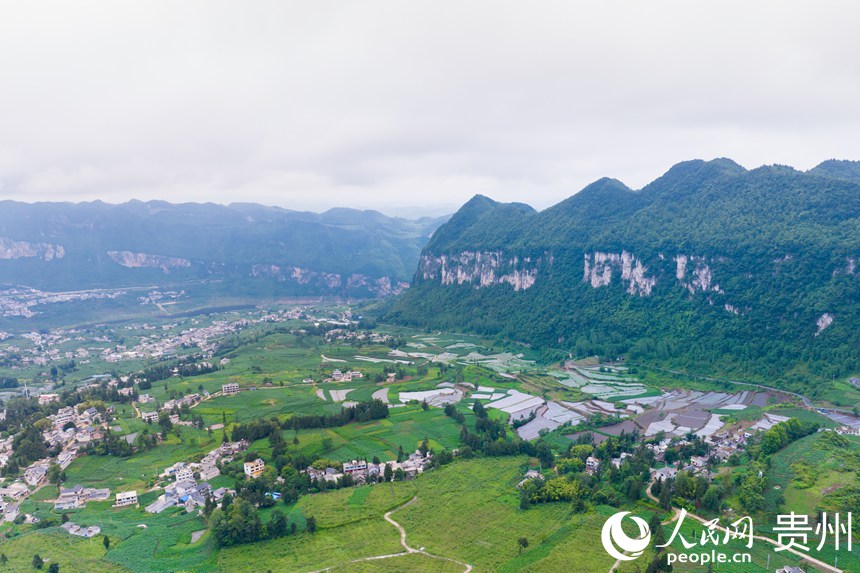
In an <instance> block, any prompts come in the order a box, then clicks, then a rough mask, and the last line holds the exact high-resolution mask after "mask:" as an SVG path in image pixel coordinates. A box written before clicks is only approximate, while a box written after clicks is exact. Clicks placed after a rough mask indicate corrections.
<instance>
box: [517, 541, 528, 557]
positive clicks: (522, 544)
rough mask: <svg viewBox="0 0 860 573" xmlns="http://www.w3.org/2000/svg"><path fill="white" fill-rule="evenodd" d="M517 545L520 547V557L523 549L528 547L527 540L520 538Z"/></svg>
mask: <svg viewBox="0 0 860 573" xmlns="http://www.w3.org/2000/svg"><path fill="white" fill-rule="evenodd" d="M517 544H518V545H519V546H520V555H522V554H523V549H525V548H527V547H528V546H529V540H528V539H526V538H525V537H520V538H519V539H517Z"/></svg>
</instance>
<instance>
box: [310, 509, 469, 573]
mask: <svg viewBox="0 0 860 573" xmlns="http://www.w3.org/2000/svg"><path fill="white" fill-rule="evenodd" d="M417 499H418V496H417V495H416V496H415V497H413V498H412V499H410V500H409V501H407V502H406V503H404V504H403V505H401V506H398V507H395V508H394V509H392V510H391V511H389V512H388V513H386V514H385V515H384V516H383V518H384V519H385V521H387V522H388V523H390V524H391V525H393V526H394V527H396V528H397V530H398V531H399V532H400V545H402V546H403V549H405V551H401V552H400V553H387V554H385V555H374V556H372V557H362V558H361V559H354V560H352V561H350V562H349V563H350V564H351V563H362V562H365V561H377V560H379V559H390V558H392V557H403V556H406V555H410V554H412V553H420V554H421V555H424V556H425V557H429V558H431V559H440V560H442V561H448V562H450V563H456V564H457V565H460V566H462V567H463V568H464V569H463V573H471V571H472V566H471V565H469V564H468V563H463V562H462V561H457V560H456V559H451V558H450V557H441V556H439V555H433V554H432V553H428V552H427V551H424V548H423V547H422V548H421V549H416V548H414V547H410V546H409V544H408V543H406V530H405V529H404V528H403V526H402V525H400V524H399V523H397V522H396V521H394V520H393V519H391V514H392V513H394V512H395V511H399V510H401V509H403V508H404V507H407V506H408V505H410V504H412V503H414V502H415V501H416V500H417ZM331 569H332V568H331V567H326V568H325V569H320V570H319V571H312V572H311V573H323V572H324V571H331Z"/></svg>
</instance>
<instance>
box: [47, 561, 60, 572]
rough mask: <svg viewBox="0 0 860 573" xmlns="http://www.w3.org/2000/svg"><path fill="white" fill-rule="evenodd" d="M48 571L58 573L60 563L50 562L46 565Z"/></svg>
mask: <svg viewBox="0 0 860 573" xmlns="http://www.w3.org/2000/svg"><path fill="white" fill-rule="evenodd" d="M48 573H60V564H59V563H51V564H50V565H49V566H48Z"/></svg>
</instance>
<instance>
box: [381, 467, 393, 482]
mask: <svg viewBox="0 0 860 573" xmlns="http://www.w3.org/2000/svg"><path fill="white" fill-rule="evenodd" d="M382 477H383V478H385V481H391V478H392V477H394V472H393V471H392V469H391V464H385V469H384V470H383V471H382Z"/></svg>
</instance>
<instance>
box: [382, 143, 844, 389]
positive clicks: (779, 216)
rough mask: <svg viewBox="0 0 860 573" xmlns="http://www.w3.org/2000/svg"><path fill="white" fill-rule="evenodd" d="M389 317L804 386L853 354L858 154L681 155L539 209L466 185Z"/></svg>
mask: <svg viewBox="0 0 860 573" xmlns="http://www.w3.org/2000/svg"><path fill="white" fill-rule="evenodd" d="M389 319H391V320H395V321H399V322H402V323H406V324H411V325H418V326H424V327H432V328H466V329H471V330H475V331H478V332H481V333H485V334H492V335H496V334H498V335H504V336H506V337H510V338H512V339H514V340H519V341H523V342H527V343H534V344H537V345H540V346H541V347H543V348H547V349H549V348H553V349H558V350H561V351H565V352H570V353H572V354H573V355H575V356H583V355H591V354H600V355H604V356H613V357H614V356H619V355H625V356H627V357H628V358H629V359H632V360H638V361H651V362H660V363H662V364H665V365H671V366H677V367H681V368H686V369H690V370H697V371H701V372H718V371H719V372H723V373H724V374H730V375H736V376H744V377H747V378H756V379H759V380H761V381H764V382H768V381H770V382H779V383H783V384H787V385H789V386H793V387H797V388H804V389H805V390H807V391H810V390H814V388H815V384H814V382H815V381H817V380H820V379H828V380H829V379H830V378H831V377H832V376H839V375H843V374H847V373H849V372H856V371H857V370H858V369H860V352H858V349H860V163H857V162H835V161H828V162H825V163H823V164H821V165H820V166H818V167H816V168H815V169H812V170H810V171H809V172H800V171H796V170H794V169H792V168H790V167H784V166H769V167H761V168H758V169H754V170H749V171H748V170H746V169H744V168H742V167H741V166H739V165H737V164H736V163H734V162H732V161H731V160H728V159H716V160H713V161H708V162H705V161H688V162H684V163H680V164H678V165H675V166H674V167H672V168H671V169H670V170H669V171H668V172H667V173H666V174H665V175H663V176H662V177H660V178H659V179H657V180H655V181H653V182H652V183H650V184H649V185H647V186H645V187H644V188H642V189H641V190H638V191H634V190H631V189H629V188H627V187H626V186H625V185H624V184H622V183H620V182H619V181H616V180H613V179H601V180H600V181H597V182H595V183H593V184H592V185H589V186H588V187H586V188H585V189H583V190H582V191H580V192H579V193H577V194H575V195H573V196H572V197H570V198H569V199H567V200H565V201H562V202H561V203H559V204H557V205H555V206H553V207H551V208H549V209H546V210H544V211H542V212H536V211H534V210H532V209H530V208H528V207H526V206H523V205H519V204H515V205H505V204H500V203H496V202H494V201H492V200H490V199H488V198H486V197H480V196H479V197H475V198H473V199H472V200H471V201H469V202H468V203H467V204H466V205H465V206H464V207H463V208H462V209H461V211H460V212H458V213H457V214H455V215H454V216H453V217H452V218H451V219H450V221H449V222H448V223H447V224H445V225H443V226H442V227H440V228H439V230H438V231H437V232H436V234H435V235H434V237H433V238H432V239H431V240H430V242H429V243H428V244H427V246H426V247H425V249H424V251H423V252H422V255H421V260H420V262H419V267H418V271H417V273H416V275H415V277H414V279H413V288H411V289H410V290H409V291H408V292H407V293H406V294H405V295H404V296H403V297H402V298H401V299H400V300H399V301H397V303H396V304H395V305H394V307H393V309H392V310H391V311H389Z"/></svg>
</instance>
